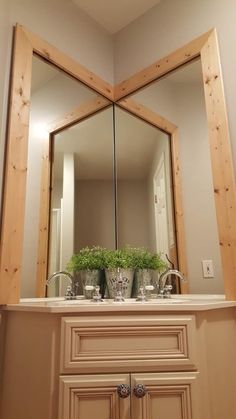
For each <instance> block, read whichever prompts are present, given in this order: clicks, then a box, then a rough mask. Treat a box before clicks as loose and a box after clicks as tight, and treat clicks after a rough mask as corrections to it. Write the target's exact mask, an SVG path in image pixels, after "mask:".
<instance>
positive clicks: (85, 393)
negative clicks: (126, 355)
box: [59, 374, 130, 419]
mask: <svg viewBox="0 0 236 419" xmlns="http://www.w3.org/2000/svg"><path fill="white" fill-rule="evenodd" d="M120 384H127V385H130V376H129V374H110V375H109V374H106V375H99V374H97V375H80V376H72V375H71V376H61V377H60V398H59V400H60V403H59V419H90V418H91V419H92V418H99V419H130V396H128V397H126V398H122V397H119V394H118V392H117V387H118V385H120Z"/></svg>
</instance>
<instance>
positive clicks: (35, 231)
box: [21, 55, 98, 297]
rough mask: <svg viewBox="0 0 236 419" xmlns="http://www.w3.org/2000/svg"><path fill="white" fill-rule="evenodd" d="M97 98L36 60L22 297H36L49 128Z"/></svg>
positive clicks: (48, 65) (81, 86)
mask: <svg viewBox="0 0 236 419" xmlns="http://www.w3.org/2000/svg"><path fill="white" fill-rule="evenodd" d="M97 96H98V94H97V93H96V92H94V91H93V90H91V89H89V88H87V87H86V86H84V85H83V84H82V83H80V82H78V81H77V80H75V79H73V78H72V77H70V76H68V75H67V74H66V73H64V72H63V71H61V70H59V69H58V68H56V67H54V66H52V65H51V64H49V63H47V62H46V61H43V60H42V59H40V58H39V57H37V56H36V55H34V56H33V67H32V83H31V106H30V123H29V146H28V175H27V185H26V208H25V225H24V249H23V267H22V283H21V297H35V296H36V283H35V280H34V281H33V280H32V278H36V277H37V263H38V262H37V257H38V240H39V228H38V226H39V219H40V213H39V212H40V211H39V208H40V199H41V197H40V185H41V176H42V173H41V171H42V161H43V152H44V151H43V150H44V147H45V143H46V142H47V141H48V136H49V134H48V131H50V129H49V126H51V124H52V123H55V121H57V120H60V119H61V118H63V117H64V116H65V115H66V114H68V113H69V112H71V110H73V109H75V108H77V107H79V106H82V105H84V104H86V103H89V102H90V101H92V100H94V99H95V98H96V97H97Z"/></svg>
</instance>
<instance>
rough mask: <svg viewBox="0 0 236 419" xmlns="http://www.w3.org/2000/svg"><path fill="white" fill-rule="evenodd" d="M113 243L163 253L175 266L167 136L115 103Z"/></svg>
mask: <svg viewBox="0 0 236 419" xmlns="http://www.w3.org/2000/svg"><path fill="white" fill-rule="evenodd" d="M115 120H116V123H115V127H116V135H115V138H116V172H117V231H118V232H117V236H118V247H123V246H125V245H127V244H129V245H131V246H134V247H145V248H147V249H149V250H150V251H152V252H161V253H163V254H164V255H167V256H168V257H169V259H170V260H172V261H173V263H174V264H175V266H176V267H177V266H178V265H177V251H176V238H175V227H174V211H173V208H174V207H173V205H174V204H173V188H172V174H171V167H172V165H171V150H170V137H169V135H167V134H166V133H164V132H162V131H161V130H159V129H158V128H157V127H154V126H152V125H151V124H149V123H147V122H146V121H144V120H142V119H140V118H137V117H136V116H134V115H132V114H130V113H128V112H127V111H125V110H123V109H121V108H119V107H118V106H116V112H115Z"/></svg>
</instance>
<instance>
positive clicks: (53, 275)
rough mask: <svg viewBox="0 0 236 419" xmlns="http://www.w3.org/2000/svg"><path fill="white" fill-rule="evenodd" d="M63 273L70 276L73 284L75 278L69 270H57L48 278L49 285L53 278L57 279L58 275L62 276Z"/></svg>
mask: <svg viewBox="0 0 236 419" xmlns="http://www.w3.org/2000/svg"><path fill="white" fill-rule="evenodd" d="M61 275H64V276H65V277H67V278H69V279H70V282H71V285H72V283H73V279H74V278H73V276H72V275H71V274H70V273H69V272H66V271H57V272H54V273H53V274H52V275H50V276H49V278H48V279H47V281H46V285H49V284H50V283H51V281H52V279H55V278H56V277H57V276H61Z"/></svg>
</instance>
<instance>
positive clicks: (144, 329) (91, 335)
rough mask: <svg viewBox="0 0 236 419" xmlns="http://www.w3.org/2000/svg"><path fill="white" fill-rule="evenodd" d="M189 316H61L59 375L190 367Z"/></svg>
mask: <svg viewBox="0 0 236 419" xmlns="http://www.w3.org/2000/svg"><path fill="white" fill-rule="evenodd" d="M195 333H196V331H195V318H194V316H191V315H183V316H177V315H174V316H171V315H169V316H167V315H166V316H160V315H158V316H155V315H153V316H151V315H148V316H145V317H144V316H124V317H121V316H120V317H116V318H113V319H109V318H107V317H104V316H99V317H90V318H78V317H64V318H62V333H61V373H62V374H63V373H68V372H70V373H84V372H87V373H92V372H93V373H94V372H109V371H112V372H117V371H119V372H122V371H126V372H127V371H145V370H149V371H169V370H172V371H173V370H176V371H178V370H192V369H196V368H197V365H196V354H195V347H196V345H195V339H196V336H195Z"/></svg>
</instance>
